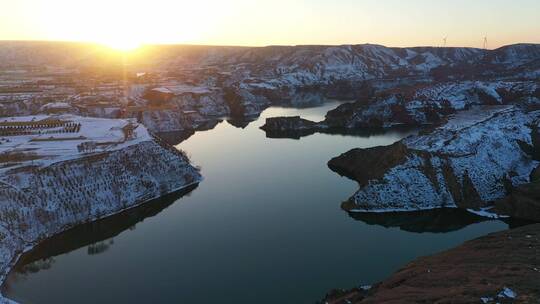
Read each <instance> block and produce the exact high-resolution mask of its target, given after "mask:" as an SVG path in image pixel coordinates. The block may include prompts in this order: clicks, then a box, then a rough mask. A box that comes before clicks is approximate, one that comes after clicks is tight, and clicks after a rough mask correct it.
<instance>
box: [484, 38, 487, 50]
mask: <svg viewBox="0 0 540 304" xmlns="http://www.w3.org/2000/svg"><path fill="white" fill-rule="evenodd" d="M487 46H488V37H487V36H484V50H487Z"/></svg>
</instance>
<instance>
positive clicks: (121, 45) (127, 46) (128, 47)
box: [103, 39, 141, 52]
mask: <svg viewBox="0 0 540 304" xmlns="http://www.w3.org/2000/svg"><path fill="white" fill-rule="evenodd" d="M103 44H104V45H106V46H108V47H110V48H112V49H114V50H117V51H123V52H128V51H133V50H135V49H137V48H139V47H140V46H141V43H140V42H139V41H135V40H129V39H125V40H124V39H117V40H114V41H105V42H103Z"/></svg>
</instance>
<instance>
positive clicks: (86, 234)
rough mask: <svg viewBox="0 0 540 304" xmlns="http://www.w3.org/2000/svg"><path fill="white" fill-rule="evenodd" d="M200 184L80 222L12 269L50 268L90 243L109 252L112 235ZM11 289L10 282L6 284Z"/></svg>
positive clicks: (98, 251)
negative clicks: (56, 261)
mask: <svg viewBox="0 0 540 304" xmlns="http://www.w3.org/2000/svg"><path fill="white" fill-rule="evenodd" d="M196 188H197V185H194V186H191V187H189V188H187V189H184V190H181V191H178V192H175V193H172V194H169V195H166V196H163V197H161V198H159V199H156V200H154V201H151V202H148V203H145V204H142V205H141V206H139V207H136V208H133V209H130V210H127V211H125V212H122V213H119V214H117V215H114V216H111V217H107V218H105V219H103V220H99V221H96V222H91V223H88V224H84V225H79V226H77V227H75V228H73V229H70V230H68V231H66V232H64V233H61V234H59V235H57V236H54V237H52V238H50V239H48V240H46V241H44V242H42V243H40V244H39V245H38V246H36V247H35V248H34V249H32V250H31V251H29V252H28V253H26V254H24V255H23V256H22V257H21V259H20V260H19V262H18V263H17V265H16V267H15V268H14V269H13V272H15V273H16V274H23V275H24V274H26V273H34V272H38V271H40V270H42V269H48V268H50V267H51V266H52V265H53V264H54V257H55V256H58V255H61V254H64V253H68V252H71V251H74V250H76V249H79V248H82V247H85V246H88V254H89V255H96V254H101V253H103V252H105V251H107V250H108V249H109V248H110V247H111V246H112V245H113V244H114V241H113V239H112V238H113V237H115V236H117V235H119V234H120V233H122V232H124V231H125V230H127V229H131V230H134V229H135V225H136V224H138V223H140V222H142V221H144V220H145V219H147V218H150V217H153V216H155V215H157V214H159V213H160V212H162V211H163V210H165V209H166V208H167V207H169V206H171V205H172V204H173V203H174V202H176V201H177V200H178V199H180V198H181V197H183V196H185V195H188V194H189V193H191V192H192V191H193V190H195V189H196ZM5 286H6V287H5V289H9V281H8V282H7V283H6V285H5Z"/></svg>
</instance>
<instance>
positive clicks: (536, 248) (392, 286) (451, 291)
mask: <svg viewBox="0 0 540 304" xmlns="http://www.w3.org/2000/svg"><path fill="white" fill-rule="evenodd" d="M538 282H540V224H534V225H529V226H525V227H521V228H516V229H512V230H508V231H503V232H498V233H494V234H490V235H487V236H484V237H481V238H478V239H476V240H472V241H469V242H466V243H465V244H463V245H461V246H459V247H457V248H454V249H451V250H449V251H446V252H443V253H439V254H435V255H433V256H429V257H422V258H419V259H417V260H415V261H413V262H411V263H409V264H408V265H406V266H405V267H403V268H402V269H401V270H399V271H397V272H396V273H394V274H393V275H392V276H390V278H388V279H386V280H384V281H383V282H380V283H378V284H375V285H373V286H364V287H360V288H355V289H352V290H348V291H345V290H334V291H332V292H330V293H329V294H328V295H327V296H326V298H325V299H324V300H323V301H322V303H328V304H345V303H348V304H350V303H358V304H360V303H362V304H364V303H366V304H367V303H400V304H401V303H493V304H494V303H538V299H540V286H539V285H538Z"/></svg>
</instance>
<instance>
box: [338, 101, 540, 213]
mask: <svg viewBox="0 0 540 304" xmlns="http://www.w3.org/2000/svg"><path fill="white" fill-rule="evenodd" d="M539 118H540V112H538V111H536V112H525V111H523V110H521V109H519V108H516V107H514V106H491V107H483V108H477V109H472V110H469V111H465V112H461V113H459V114H457V115H456V116H455V117H453V118H452V119H450V120H449V121H448V123H447V124H445V125H443V126H441V127H439V128H437V129H436V130H435V131H433V132H431V133H429V134H426V135H419V136H412V137H409V138H407V139H404V140H403V141H402V142H400V143H398V144H397V145H394V146H392V147H388V148H378V149H382V150H381V151H379V152H377V153H376V154H373V153H371V152H370V150H369V149H367V150H362V149H355V150H352V151H350V152H347V153H345V154H343V155H341V156H339V157H337V158H335V159H332V160H331V161H330V162H329V166H330V167H331V168H332V169H334V170H336V171H338V172H341V173H343V174H345V175H348V176H350V177H353V178H355V179H357V180H358V181H359V182H360V183H361V187H360V190H358V192H356V193H355V194H354V196H353V197H352V198H351V202H350V203H348V204H346V205H347V206H346V208H347V209H348V210H351V211H359V212H366V211H367V212H370V211H371V212H386V211H412V210H422V209H433V208H441V207H461V208H465V209H475V210H477V211H480V210H482V208H484V207H488V205H489V202H493V201H494V200H496V199H500V198H502V197H504V196H505V195H506V194H507V190H508V188H507V187H509V186H510V185H512V186H517V185H521V184H524V183H528V182H529V174H530V173H531V172H532V170H533V169H534V168H536V166H537V165H538V162H537V161H534V160H533V159H532V156H531V155H529V154H527V153H526V151H525V150H527V149H525V148H524V147H526V146H532V145H533V142H532V141H533V139H532V136H531V134H532V128H533V126H536V125H538V119H539ZM370 153H371V154H370ZM383 158H384V159H383ZM373 166H375V168H372V167H373Z"/></svg>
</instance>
